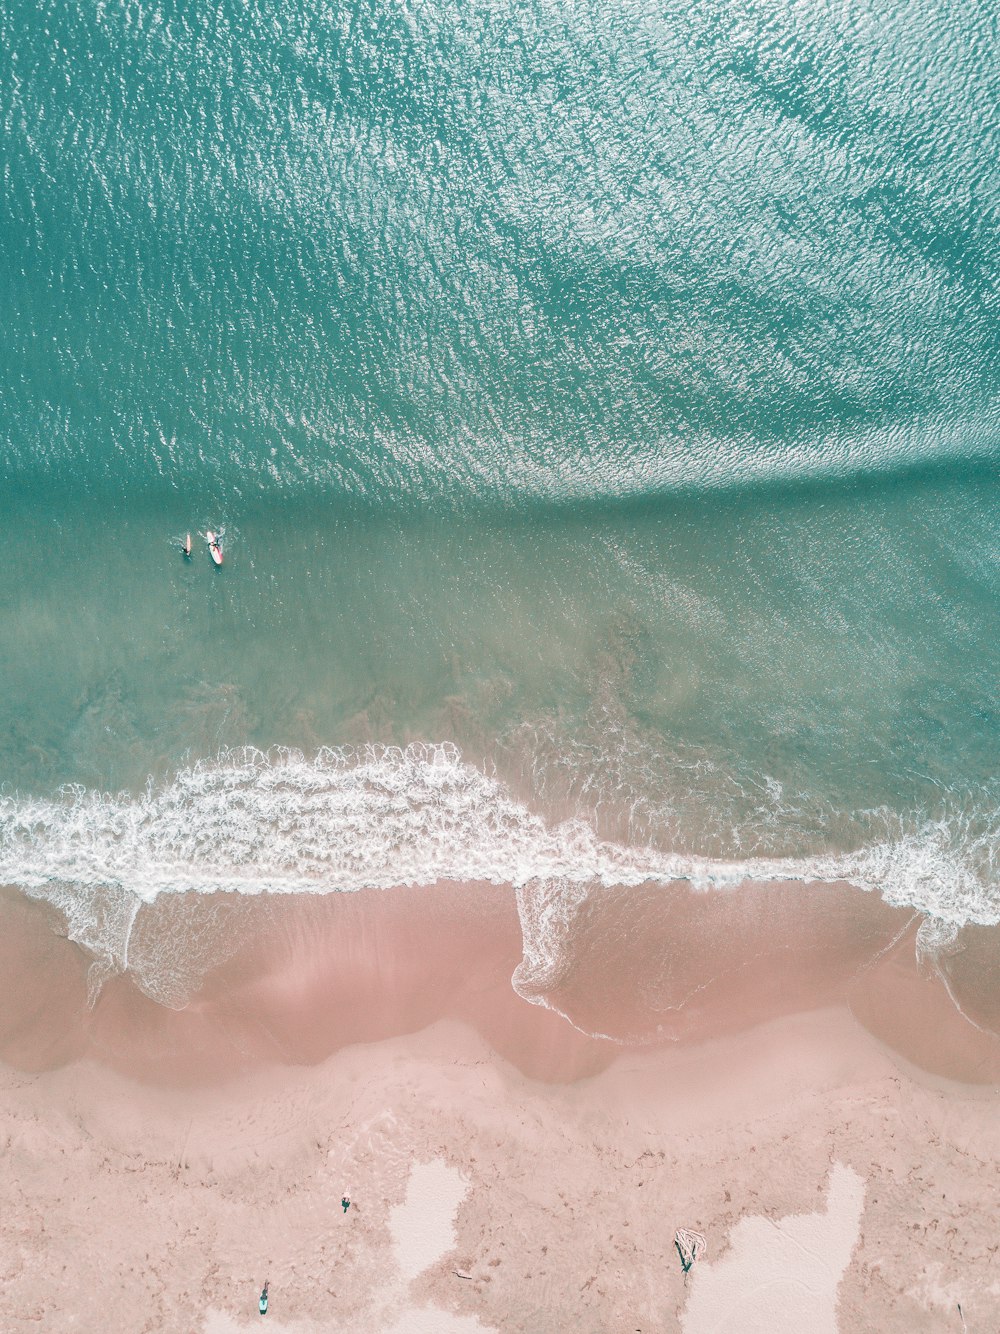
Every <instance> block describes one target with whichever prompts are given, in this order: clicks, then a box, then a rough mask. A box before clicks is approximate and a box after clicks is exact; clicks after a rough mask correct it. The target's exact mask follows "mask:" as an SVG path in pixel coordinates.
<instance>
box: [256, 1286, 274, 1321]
mask: <svg viewBox="0 0 1000 1334" xmlns="http://www.w3.org/2000/svg"><path fill="white" fill-rule="evenodd" d="M270 1283H271V1280H270V1279H268V1280H267V1282H266V1283H265V1284H264V1286H263V1288H262V1289H261V1293H260V1301H259V1302H258V1303H257V1310H258V1311H259V1312H260V1313H261V1315H267V1289H268V1287H269V1286H270Z"/></svg>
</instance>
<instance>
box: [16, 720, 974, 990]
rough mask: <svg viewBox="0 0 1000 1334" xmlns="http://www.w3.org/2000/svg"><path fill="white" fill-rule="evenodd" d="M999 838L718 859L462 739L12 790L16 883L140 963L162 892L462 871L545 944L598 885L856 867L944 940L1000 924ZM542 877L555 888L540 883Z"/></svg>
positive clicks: (375, 881) (826, 877)
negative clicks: (126, 780)
mask: <svg viewBox="0 0 1000 1334" xmlns="http://www.w3.org/2000/svg"><path fill="white" fill-rule="evenodd" d="M997 846H998V842H997V829H996V826H994V827H993V828H986V829H983V828H982V827H980V828H979V829H978V831H977V830H974V829H973V828H971V827H970V825H969V823H968V822H967V821H962V820H957V819H956V820H952V821H951V822H948V821H947V820H935V821H924V822H922V823H914V825H913V827H912V828H911V829H910V830H909V831H908V832H902V833H901V834H900V836H899V837H897V838H896V839H894V840H891V841H885V842H881V843H875V844H871V845H869V846H866V847H863V848H859V849H855V850H849V851H845V852H842V853H838V854H825V855H821V856H811V857H778V858H765V857H755V858H751V859H747V860H745V861H715V860H711V859H709V858H699V857H691V856H685V855H682V854H678V853H666V852H663V851H659V850H657V849H654V848H651V847H648V846H634V847H630V846H624V845H620V844H616V843H613V842H610V841H606V840H602V839H601V838H599V837H598V836H597V834H596V833H595V832H594V830H593V828H592V827H591V825H590V824H589V823H588V822H587V821H585V820H584V819H580V818H573V819H567V820H563V821H561V822H558V823H551V824H550V823H547V822H546V820H545V819H544V818H543V817H542V816H541V815H540V814H538V813H536V812H533V811H531V810H530V809H528V807H527V806H526V805H524V804H523V803H522V802H520V801H518V800H517V799H516V798H515V797H514V796H513V795H512V793H511V791H510V789H509V787H508V786H507V785H505V784H504V783H503V782H502V781H501V780H500V779H499V778H498V777H496V776H495V775H493V774H490V773H488V772H486V771H484V769H482V768H478V767H476V766H474V765H472V764H469V763H466V762H465V761H464V760H463V758H462V756H461V753H460V752H459V751H458V749H457V748H456V747H455V746H453V745H450V744H442V745H437V746H433V745H411V746H409V747H407V748H405V749H401V748H398V747H389V746H386V747H381V746H367V747H361V748H356V749H351V748H336V749H334V748H323V749H321V750H320V751H319V752H318V753H316V754H315V755H314V756H311V757H307V756H306V755H304V754H303V753H301V752H299V751H294V750H275V751H272V752H270V753H264V752H262V751H259V750H254V749H252V748H244V749H242V750H238V751H232V752H227V753H223V754H221V755H219V756H218V757H216V758H214V759H212V760H203V761H199V762H197V763H195V764H192V765H190V766H189V767H186V768H183V769H181V770H180V771H178V772H177V773H175V774H174V776H173V777H172V778H171V779H170V780H169V781H166V782H162V783H159V784H154V783H152V782H150V784H149V785H148V786H147V788H146V790H145V791H144V792H143V793H142V794H140V795H138V796H131V795H129V794H125V793H123V794H118V795H110V794H106V793H100V792H95V791H88V790H87V789H85V788H83V787H80V786H74V787H70V788H67V789H64V790H63V791H62V792H61V793H60V794H59V795H58V796H57V797H56V798H54V799H45V800H40V799H32V798H26V797H19V796H17V795H13V794H8V795H5V796H3V797H2V798H0V883H4V884H7V885H12V886H16V887H17V888H19V889H20V890H22V891H23V892H25V893H27V894H29V895H31V896H32V897H35V898H40V899H44V900H46V901H47V902H49V903H51V904H52V905H53V906H54V907H56V908H57V909H59V910H60V911H61V912H62V913H63V914H64V916H65V917H66V920H67V923H68V931H69V935H70V936H71V938H73V939H76V940H78V941H80V942H81V943H83V944H86V945H87V947H88V948H89V949H91V950H92V951H94V952H96V953H97V954H99V955H101V956H103V957H104V958H105V959H106V960H109V961H116V968H118V967H120V968H124V967H127V966H128V927H129V924H130V923H131V921H132V920H133V919H134V916H135V913H136V912H137V911H138V909H139V907H140V906H141V905H142V904H143V903H151V902H153V901H154V900H155V899H156V898H157V896H159V895H164V894H209V893H217V892H228V893H236V894H241V895H260V894H293V893H299V894H301V893H307V894H325V893H336V892H341V893H343V892H352V891H357V890H364V889H385V890H389V889H392V888H393V887H396V886H402V885H411V886H413V885H416V886H419V885H431V884H434V883H436V882H438V881H445V880H447V881H455V882H466V881H480V882H482V881H487V882H490V883H494V884H498V885H501V884H506V885H512V886H514V887H515V888H516V889H517V890H518V891H519V904H520V906H521V910H522V925H523V926H525V928H526V931H525V935H526V938H527V937H528V936H529V935H530V936H531V937H532V939H533V941H534V946H533V949H534V951H535V953H536V954H539V955H543V954H544V952H545V946H544V936H545V931H546V923H545V921H544V917H539V907H538V905H539V903H541V902H543V901H544V903H545V909H544V911H545V912H546V913H548V914H549V915H550V916H552V915H555V916H558V915H559V914H560V913H561V914H562V915H563V916H564V915H565V912H566V911H567V910H569V909H571V908H572V909H575V907H578V906H579V904H580V902H581V901H582V900H583V898H584V897H585V896H586V892H587V887H588V886H593V885H600V886H604V887H616V886H620V887H622V888H623V889H624V888H626V887H628V886H635V885H639V884H643V883H649V882H654V883H662V884H667V883H669V882H673V881H679V880H683V881H688V882H689V883H690V886H691V891H692V892H698V891H700V890H704V889H708V888H715V889H718V888H728V889H731V890H732V891H733V892H738V891H737V888H736V887H737V886H739V885H740V884H741V883H743V882H746V881H758V882H766V881H789V880H791V881H801V882H807V881H808V882H827V883H830V882H836V881H846V882H849V883H850V884H852V885H854V886H856V887H858V888H860V889H863V890H867V891H870V892H874V893H878V894H880V895H881V896H882V898H883V899H884V900H885V901H886V902H887V903H889V904H891V905H894V906H897V907H911V908H913V909H915V910H916V911H918V912H920V913H922V914H924V915H925V916H926V917H927V919H928V921H927V923H926V926H925V929H924V931H923V937H922V939H923V941H924V943H926V944H927V945H928V946H931V945H940V944H941V943H943V942H946V941H947V940H949V939H951V938H953V936H954V934H955V932H956V931H957V929H958V928H959V927H961V926H963V925H965V924H968V923H977V924H981V925H985V924H995V923H997V922H1000V895H998V893H997V888H996V882H995V879H994V878H993V873H994V872H995V870H996V867H995V860H994V859H995V850H996V847H997ZM532 885H534V886H536V888H537V887H538V886H549V887H550V888H549V889H548V890H546V891H543V893H542V895H541V898H540V897H539V894H538V893H537V892H536V893H534V895H526V894H525V893H524V891H525V889H526V888H527V887H529V886H532ZM109 896H110V901H113V902H114V904H115V907H114V910H113V911H112V912H110V913H109V906H108V905H109ZM554 904H555V905H556V907H555V908H554V907H553V905H554ZM529 912H530V914H531V915H532V917H533V918H534V920H533V921H532V922H530V923H529V922H526V921H524V918H525V915H526V914H527V913H529Z"/></svg>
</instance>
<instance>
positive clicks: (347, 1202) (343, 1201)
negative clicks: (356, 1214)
mask: <svg viewBox="0 0 1000 1334" xmlns="http://www.w3.org/2000/svg"><path fill="white" fill-rule="evenodd" d="M340 1203H341V1204H342V1205H343V1206H344V1213H345V1214H346V1213H347V1211H348V1209H350V1207H351V1197H350V1195H348V1193H347V1191H344V1195H343V1198H342V1199H341V1201H340Z"/></svg>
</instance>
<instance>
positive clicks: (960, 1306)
mask: <svg viewBox="0 0 1000 1334" xmlns="http://www.w3.org/2000/svg"><path fill="white" fill-rule="evenodd" d="M955 1305H956V1306H957V1307H958V1314H959V1315H960V1316H961V1317H962V1328H963V1329H966V1330H967V1329H968V1328H969V1326H968V1325H967V1324H966V1323H965V1312H964V1311H963V1310H962V1303H961V1302H956V1303H955Z"/></svg>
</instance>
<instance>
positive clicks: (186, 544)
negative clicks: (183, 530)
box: [181, 533, 191, 560]
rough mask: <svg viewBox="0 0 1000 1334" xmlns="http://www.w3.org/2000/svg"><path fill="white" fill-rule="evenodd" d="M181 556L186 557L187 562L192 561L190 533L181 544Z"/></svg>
mask: <svg viewBox="0 0 1000 1334" xmlns="http://www.w3.org/2000/svg"><path fill="white" fill-rule="evenodd" d="M181 555H182V556H183V557H184V559H185V560H190V559H191V534H190V533H188V535H187V536H186V537H185V539H184V541H183V542H182V543H181Z"/></svg>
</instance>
